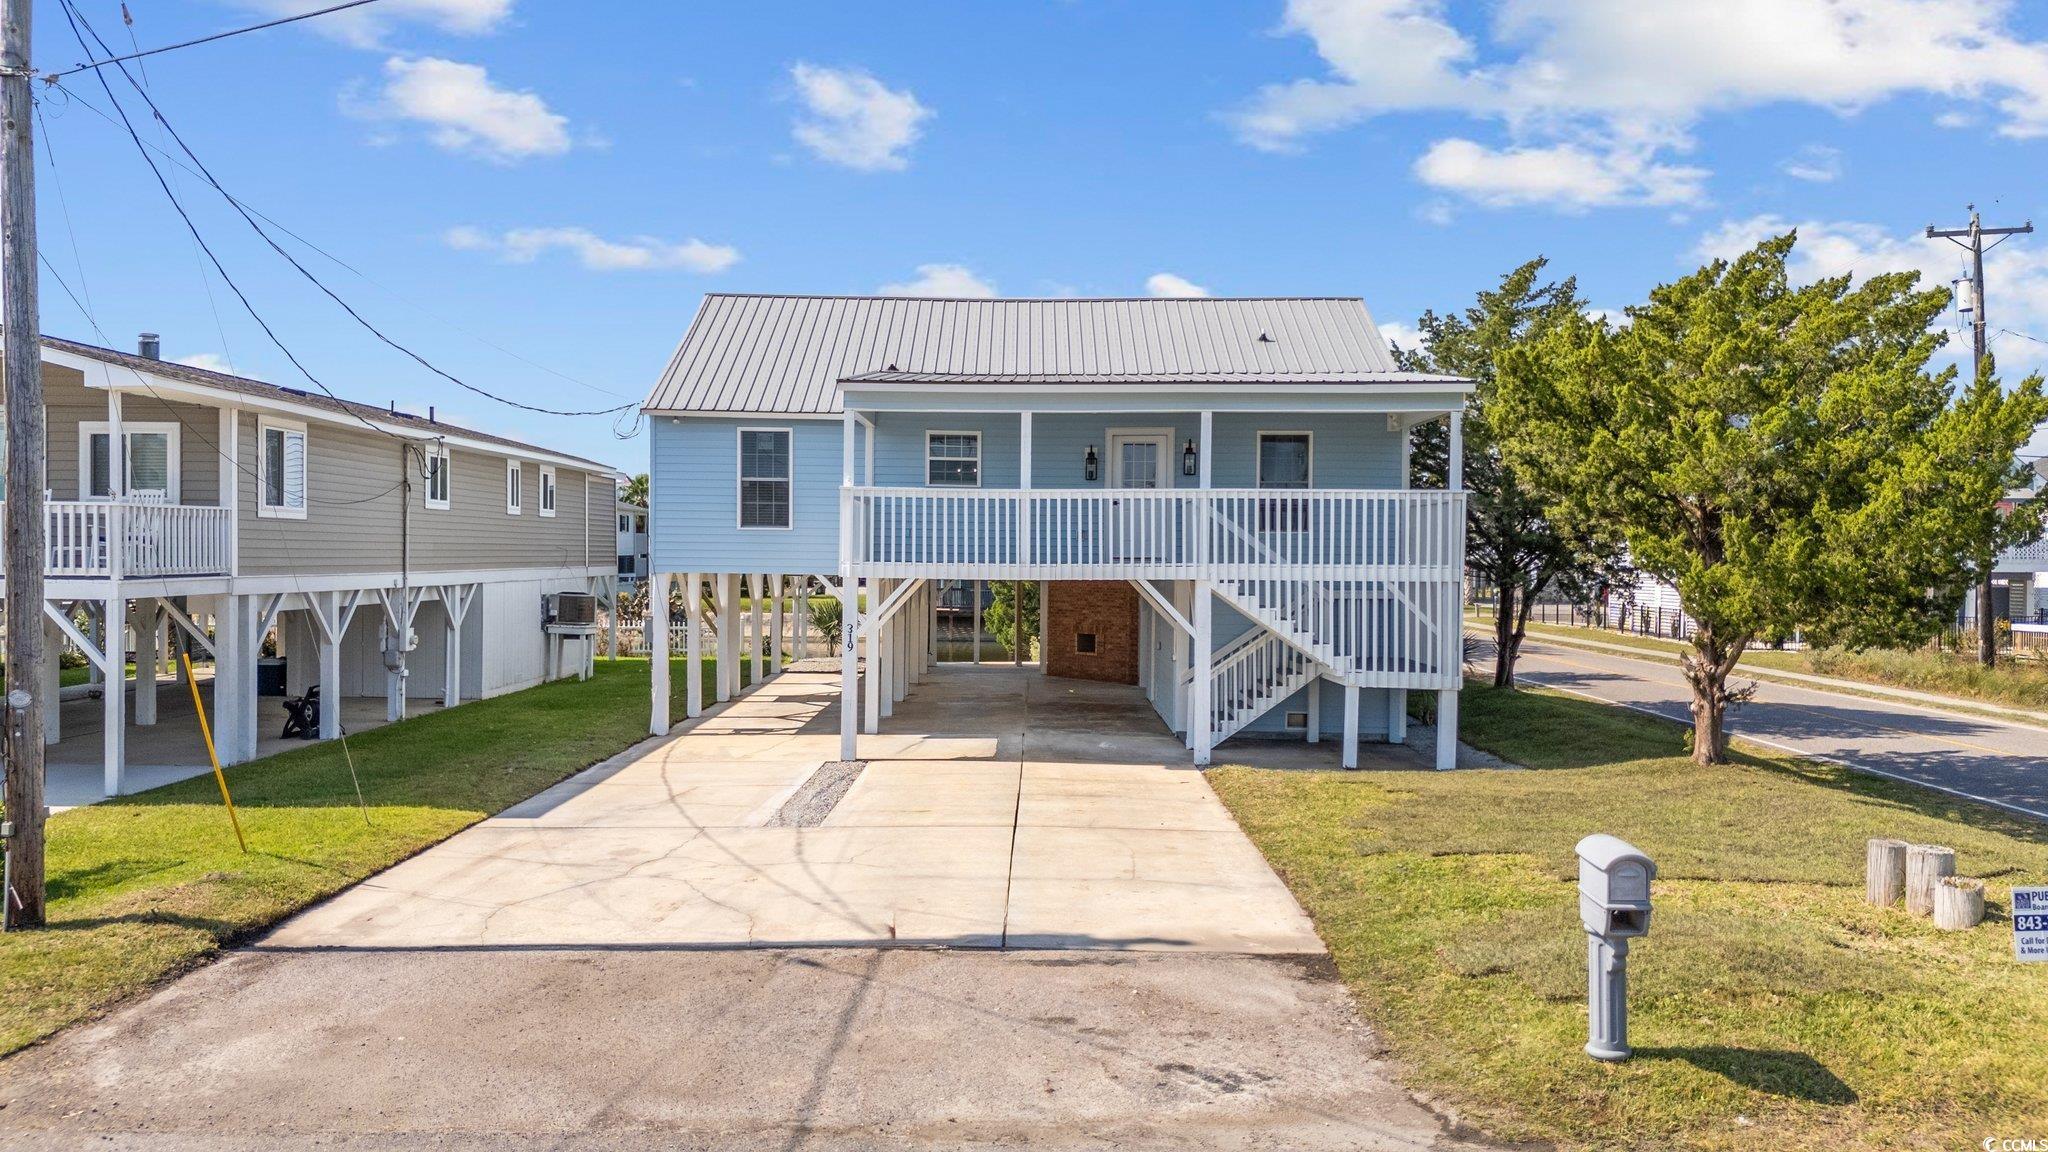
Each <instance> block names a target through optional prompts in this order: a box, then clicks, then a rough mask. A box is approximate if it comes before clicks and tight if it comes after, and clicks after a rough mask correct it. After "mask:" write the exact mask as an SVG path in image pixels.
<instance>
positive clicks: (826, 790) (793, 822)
mask: <svg viewBox="0 0 2048 1152" xmlns="http://www.w3.org/2000/svg"><path fill="white" fill-rule="evenodd" d="M867 766H868V762H867V761H865V760H827V761H825V762H824V763H823V764H820V765H818V770H817V771H816V772H813V773H811V778H810V779H808V780H806V781H804V785H803V787H801V788H799V789H797V790H796V794H795V795H793V796H791V797H790V798H789V799H787V800H785V801H783V802H782V807H781V808H780V809H778V810H777V811H776V813H775V818H774V819H772V820H770V821H768V827H770V828H816V827H818V826H819V825H821V824H823V823H824V822H825V817H827V816H830V815H832V809H834V808H837V807H838V806H839V801H840V799H841V798H842V797H844V796H845V795H846V793H847V790H848V789H850V788H852V787H853V782H854V781H855V780H858V779H860V773H861V769H863V768H866V767H867Z"/></svg>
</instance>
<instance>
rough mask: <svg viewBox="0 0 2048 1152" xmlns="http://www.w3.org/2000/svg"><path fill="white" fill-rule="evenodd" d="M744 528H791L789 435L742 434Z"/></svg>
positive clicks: (762, 431)
mask: <svg viewBox="0 0 2048 1152" xmlns="http://www.w3.org/2000/svg"><path fill="white" fill-rule="evenodd" d="M740 527H742V528H787V527H789V431H788V430H787V429H742V430H741V431H740Z"/></svg>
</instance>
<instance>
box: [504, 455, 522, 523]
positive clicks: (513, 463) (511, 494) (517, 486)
mask: <svg viewBox="0 0 2048 1152" xmlns="http://www.w3.org/2000/svg"><path fill="white" fill-rule="evenodd" d="M521 484H522V481H521V480H520V476H519V461H517V460H507V461H505V515H507V516H517V515H519V510H520V502H521V500H522V498H523V497H524V496H525V493H524V492H523V491H522V490H521Z"/></svg>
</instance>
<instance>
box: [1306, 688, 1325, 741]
mask: <svg viewBox="0 0 2048 1152" xmlns="http://www.w3.org/2000/svg"><path fill="white" fill-rule="evenodd" d="M1308 742H1309V743H1311V744H1321V743H1322V742H1323V678H1322V677H1321V676H1320V675H1318V676H1317V677H1316V678H1315V679H1313V680H1311V681H1309V682H1308Z"/></svg>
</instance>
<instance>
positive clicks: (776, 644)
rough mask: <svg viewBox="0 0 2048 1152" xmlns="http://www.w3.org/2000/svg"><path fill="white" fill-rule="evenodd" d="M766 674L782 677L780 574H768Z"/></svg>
mask: <svg viewBox="0 0 2048 1152" xmlns="http://www.w3.org/2000/svg"><path fill="white" fill-rule="evenodd" d="M768 595H769V596H770V597H772V599H770V600H769V601H768V673H769V675H771V676H780V675H782V573H780V572H770V573H769V574H768Z"/></svg>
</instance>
